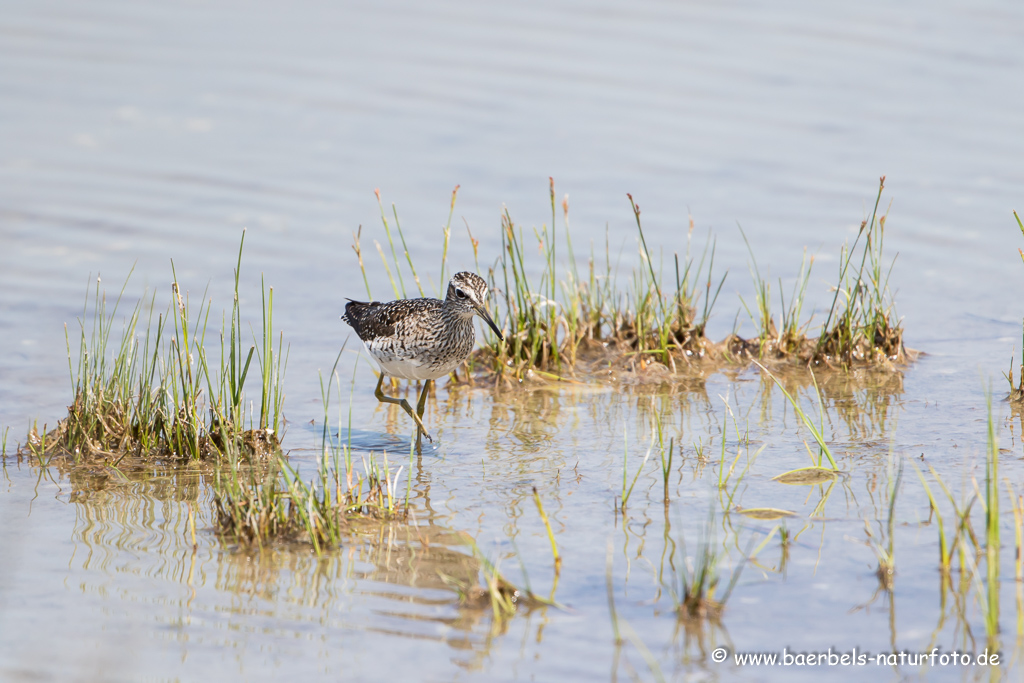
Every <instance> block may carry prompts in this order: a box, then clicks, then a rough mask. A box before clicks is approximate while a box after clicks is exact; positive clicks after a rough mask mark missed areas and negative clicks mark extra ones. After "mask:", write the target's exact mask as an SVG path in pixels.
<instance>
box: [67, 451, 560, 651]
mask: <svg viewBox="0 0 1024 683" xmlns="http://www.w3.org/2000/svg"><path fill="white" fill-rule="evenodd" d="M58 463H59V466H57V465H58ZM54 464H55V466H56V467H55V472H54V474H55V476H57V477H59V478H60V479H61V480H64V479H66V480H67V481H68V482H70V484H71V491H70V492H69V493H68V494H67V496H68V500H69V501H70V502H71V503H73V504H74V508H75V512H76V521H75V527H74V530H73V532H72V539H73V541H74V544H75V546H74V551H73V553H74V554H73V556H72V563H73V565H75V566H78V567H80V568H81V569H83V570H87V571H89V572H90V573H89V574H88V576H91V577H94V578H93V579H92V580H93V581H95V582H96V585H95V586H93V587H92V588H90V587H89V586H88V583H89V582H84V583H83V584H82V585H83V589H84V590H86V591H90V592H91V591H101V592H102V591H103V590H104V589H103V588H102V586H103V585H104V584H106V582H107V579H106V577H108V576H111V575H114V576H117V575H127V576H145V577H147V579H156V580H159V581H161V582H163V583H164V584H166V585H167V588H168V589H169V588H170V586H173V585H176V586H179V587H182V588H184V591H171V594H172V595H171V596H167V597H165V598H161V597H160V596H159V594H160V593H162V592H165V591H164V590H157V591H156V593H157V595H154V596H148V597H145V598H144V600H145V601H150V600H153V599H155V600H157V601H162V600H168V601H170V603H171V604H172V605H176V606H177V607H178V608H179V609H180V610H183V612H182V613H181V615H180V616H175V617H174V619H175V623H177V621H178V620H181V623H183V624H190V623H193V622H194V621H198V620H202V619H203V617H202V615H203V614H204V613H206V612H208V610H210V609H213V610H223V609H227V610H228V612H229V613H230V614H232V615H236V616H239V617H244V618H245V621H244V622H240V623H239V624H238V625H233V624H235V620H234V619H229V620H228V622H227V624H226V626H227V629H228V631H227V632H226V633H221V634H220V635H217V636H211V637H213V638H215V639H216V640H223V641H224V642H225V643H230V642H232V641H233V640H234V639H235V638H237V637H241V636H242V635H243V634H245V633H248V632H257V631H263V632H266V633H275V632H279V631H281V630H282V629H286V628H288V624H292V625H293V627H294V628H296V629H298V630H299V631H301V630H302V628H303V627H302V624H303V623H307V624H317V625H320V626H326V627H331V628H338V627H340V628H342V629H356V630H360V631H367V632H375V633H379V634H384V635H388V636H402V637H407V638H414V639H427V640H432V641H438V642H444V643H446V644H447V645H448V646H449V647H450V648H451V649H452V651H453V652H454V653H456V656H455V659H456V660H457V662H458V663H459V664H460V666H463V667H467V668H470V669H477V668H479V667H480V666H481V665H482V662H484V661H485V660H486V658H487V652H488V649H489V647H490V643H491V642H492V641H493V639H494V638H495V637H496V636H498V635H500V634H501V633H503V632H504V631H505V629H506V628H507V620H504V619H500V618H497V617H496V616H495V615H494V614H493V613H492V612H491V609H490V606H489V604H488V603H487V602H486V600H484V601H480V600H472V599H466V598H465V596H464V595H463V592H464V591H465V589H469V588H473V587H476V586H478V585H479V584H480V576H481V562H480V560H479V559H478V558H477V556H476V555H475V554H474V552H473V547H474V541H473V539H472V538H471V537H470V536H468V535H467V534H465V533H463V532H458V531H455V530H452V529H449V528H446V527H444V526H440V525H437V524H435V523H433V521H432V518H430V517H428V518H426V519H424V520H422V521H420V522H417V521H414V522H413V523H412V524H404V523H398V522H384V523H379V522H376V521H373V520H356V521H354V522H353V523H352V524H351V525H350V535H349V536H348V537H347V538H346V539H345V540H344V542H343V545H342V547H340V548H339V549H337V550H336V551H334V552H329V553H325V554H323V555H322V556H320V557H317V556H316V555H315V554H314V553H312V552H311V551H310V549H309V548H308V547H306V546H294V547H282V548H277V549H267V550H265V551H264V552H244V551H233V550H231V549H228V548H226V547H223V546H221V544H220V543H219V541H218V540H217V538H216V536H215V534H214V533H213V532H212V530H211V528H210V526H211V524H212V520H211V514H212V513H211V511H210V510H211V508H210V505H209V500H208V499H209V496H210V494H209V489H208V486H207V484H206V483H205V482H204V478H205V477H207V476H209V472H208V471H204V470H205V468H204V467H201V466H198V465H195V466H193V465H182V464H180V463H170V464H166V465H161V464H157V463H149V464H148V465H146V464H145V463H135V464H129V463H122V466H121V467H119V468H117V469H115V468H112V467H108V466H103V465H100V464H89V465H85V464H77V465H76V464H74V463H71V462H69V461H66V460H60V459H55V462H54ZM420 499H427V497H426V496H420ZM421 512H422V511H421ZM412 517H413V518H414V519H415V513H414V514H413V515H412ZM210 588H213V589H215V590H216V591H217V592H216V593H214V594H213V595H212V600H213V604H209V603H208V601H209V600H211V594H210V592H209V589H210ZM165 590H166V589H165ZM470 592H472V591H470ZM139 597H143V596H139ZM224 600H227V602H228V604H227V605H218V603H220V602H222V601H224ZM267 619H273V620H274V621H273V622H267V621H266V620H267ZM242 624H244V625H242ZM261 624H263V625H262V626H261ZM271 624H273V625H271ZM235 630H238V634H237V635H232V632H234V631H235ZM539 634H540V632H539V631H538V637H539Z"/></svg>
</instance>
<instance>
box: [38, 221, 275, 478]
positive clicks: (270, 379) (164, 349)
mask: <svg viewBox="0 0 1024 683" xmlns="http://www.w3.org/2000/svg"><path fill="white" fill-rule="evenodd" d="M244 241H245V234H244V232H243V235H242V241H241V243H240V245H239V250H238V262H237V265H236V268H235V291H234V303H233V306H232V311H231V318H230V326H229V328H228V329H227V330H223V331H222V332H221V349H220V350H221V354H220V365H219V367H217V366H212V367H211V364H210V356H209V354H208V351H207V344H206V334H207V328H208V323H209V318H210V314H211V310H210V309H211V303H210V302H209V301H207V300H206V293H204V295H203V297H202V299H201V300H200V303H199V305H198V306H197V307H193V305H192V303H191V301H190V298H189V295H188V294H187V292H185V291H184V290H183V288H182V287H181V285H180V284H179V282H178V280H177V276H176V275H175V277H174V282H173V284H172V286H171V287H172V293H173V296H172V300H171V302H170V304H169V306H168V309H167V311H166V312H165V313H162V314H157V316H156V320H155V322H154V320H153V315H154V312H155V310H156V307H155V298H156V295H155V294H154V295H152V296H151V297H149V299H148V300H147V299H146V298H145V297H144V298H143V299H142V300H140V301H139V303H138V304H137V305H136V306H135V308H134V309H133V310H132V311H131V313H130V314H129V315H128V317H127V319H126V320H125V321H124V324H123V328H122V330H121V334H120V340H119V341H118V342H116V345H115V344H114V341H113V337H114V326H115V324H116V321H117V320H118V309H119V307H120V305H121V302H122V298H123V297H124V289H125V287H127V282H128V281H127V280H126V281H125V286H124V287H122V289H121V291H120V293H119V294H118V296H117V298H116V299H115V300H114V302H113V305H112V306H111V307H110V308H109V309H108V304H107V296H106V293H105V292H104V291H103V290H102V289H101V283H100V280H99V279H98V278H97V281H96V289H95V293H94V295H93V300H92V310H91V316H90V311H89V302H88V299H87V301H86V305H85V308H84V310H83V315H82V318H81V319H80V321H79V326H80V332H79V334H78V335H76V336H77V338H78V339H77V341H78V343H77V356H78V358H77V367H75V364H74V359H73V354H72V342H71V339H72V337H71V335H70V333H68V334H67V343H68V368H69V371H70V374H71V384H72V393H73V396H74V398H73V400H72V403H71V405H70V406H69V407H68V415H67V417H66V418H64V419H63V420H61V421H60V423H59V424H58V426H57V428H56V429H54V430H53V431H51V432H50V433H48V434H45V436H44V437H43V439H40V440H38V441H39V443H38V445H35V444H33V439H31V438H30V439H29V446H30V447H31V448H32V449H33V450H34V451H38V452H40V453H50V454H53V453H60V454H67V455H70V456H72V457H74V458H76V459H77V458H82V457H86V458H90V457H91V458H102V459H104V460H106V461H115V462H116V461H120V459H121V458H124V457H125V456H126V455H129V454H130V455H132V456H133V457H144V456H145V457H149V456H152V457H171V458H181V459H191V460H196V459H200V458H207V457H220V456H222V455H224V454H225V453H226V452H228V451H231V450H238V449H241V450H244V451H246V452H248V453H250V454H256V455H260V454H263V455H265V454H267V453H270V452H273V451H275V450H277V449H278V443H279V441H278V434H279V429H280V426H281V424H282V413H281V410H282V406H283V401H284V394H283V391H282V385H281V380H282V375H283V373H284V360H283V359H282V356H281V354H280V346H281V343H282V342H281V340H280V339H279V340H278V341H277V345H275V339H274V330H273V306H274V291H273V288H269V289H268V288H266V287H265V286H264V288H263V324H262V340H261V341H260V343H259V344H258V345H257V344H253V345H251V346H249V348H248V351H246V348H245V347H246V344H245V343H244V342H243V341H242V337H243V334H242V320H241V313H240V308H239V292H238V289H239V272H240V269H241V259H242V247H243V246H244ZM171 272H172V274H174V263H173V261H172V263H171ZM129 278H130V275H129ZM147 310H148V313H147ZM90 317H91V325H90V326H89V329H88V330H87V326H86V322H85V321H86V320H87V319H89V318H90ZM65 329H66V328H65ZM254 355H255V356H256V358H257V362H258V364H259V366H260V411H259V418H258V423H257V422H254V421H253V418H252V417H251V416H250V417H249V420H248V422H249V424H248V428H246V415H245V410H244V405H245V399H244V395H243V388H244V386H245V383H246V379H247V377H248V376H249V370H250V369H251V362H252V360H253V356H254Z"/></svg>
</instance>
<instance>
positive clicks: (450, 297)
mask: <svg viewBox="0 0 1024 683" xmlns="http://www.w3.org/2000/svg"><path fill="white" fill-rule="evenodd" d="M486 301H487V283H486V282H484V279H483V278H482V277H480V276H479V275H477V274H475V273H469V272H461V273H456V274H455V275H454V276H452V279H451V280H450V281H449V283H448V291H447V294H446V296H445V299H444V301H439V300H438V299H399V300H397V301H388V302H386V303H381V302H379V301H373V302H370V303H365V302H360V301H352V300H349V303H348V304H346V305H345V315H343V316H342V319H343V320H344V321H345V322H346V323H348V324H349V325H351V326H352V328H353V329H354V330H355V331H356V334H357V335H359V338H360V339H361V340H363V344H364V345H365V346H366V350H367V351H368V352H369V354H370V355H371V356H373V358H374V360H376V361H377V363H378V364H379V365H380V368H381V370H382V371H383V372H384V374H386V375H389V376H391V377H398V378H400V379H413V380H428V379H437V378H439V377H444V376H445V375H447V374H449V373H450V372H451V371H452V370H454V369H455V368H457V367H458V366H459V364H460V363H462V362H463V361H464V360H466V358H468V357H469V354H470V352H471V351H472V350H473V343H474V341H475V339H476V334H475V331H474V328H473V316H474V315H479V316H480V317H481V318H483V320H484V321H485V322H486V323H487V324H488V325H490V326H491V328H492V329H493V330H494V331H495V333H496V334H497V335H498V336H499V338H500V337H501V333H500V332H499V331H498V328H497V326H496V325H494V323H493V321H492V320H491V318H490V316H489V315H488V314H487V308H486Z"/></svg>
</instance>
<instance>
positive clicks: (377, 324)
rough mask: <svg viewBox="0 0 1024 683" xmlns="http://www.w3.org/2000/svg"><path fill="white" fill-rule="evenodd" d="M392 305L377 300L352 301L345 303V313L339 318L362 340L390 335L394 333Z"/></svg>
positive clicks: (395, 318)
mask: <svg viewBox="0 0 1024 683" xmlns="http://www.w3.org/2000/svg"><path fill="white" fill-rule="evenodd" d="M392 308H393V307H392V306H389V305H387V304H382V303H381V302H379V301H370V302H366V301H353V300H352V299H349V301H348V303H347V304H345V315H343V316H341V319H342V320H344V321H345V322H347V323H348V324H349V325H351V326H352V329H354V330H355V331H356V334H357V335H359V338H360V339H362V340H363V341H369V340H371V339H377V338H379V337H390V336H391V335H393V334H394V333H395V322H396V320H397V316H395V314H394V311H392V310H390V309H392Z"/></svg>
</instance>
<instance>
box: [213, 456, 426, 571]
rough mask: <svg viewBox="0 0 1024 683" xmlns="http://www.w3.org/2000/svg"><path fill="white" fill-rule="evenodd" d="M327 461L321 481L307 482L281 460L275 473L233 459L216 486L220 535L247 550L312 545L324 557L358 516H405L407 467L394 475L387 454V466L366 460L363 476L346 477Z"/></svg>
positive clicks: (320, 470)
mask: <svg viewBox="0 0 1024 683" xmlns="http://www.w3.org/2000/svg"><path fill="white" fill-rule="evenodd" d="M327 461H328V456H327V453H326V452H325V453H324V457H323V459H322V460H321V464H320V467H319V468H318V470H317V478H316V479H315V480H310V481H309V482H308V483H307V482H305V481H303V480H302V478H301V477H300V476H299V472H298V471H297V470H296V469H294V468H293V467H292V466H291V465H290V464H289V463H288V461H287V460H286V459H285V458H284V457H281V456H278V457H277V458H276V459H274V460H272V461H271V462H272V466H271V467H270V468H269V470H267V469H265V468H263V469H262V470H261V468H260V467H254V466H252V465H251V464H246V463H240V462H239V460H238V459H237V458H234V457H231V458H229V459H228V463H227V467H221V468H219V469H218V470H217V473H216V476H215V478H214V482H213V503H214V510H215V511H216V513H217V532H218V533H219V534H220V535H221V537H222V538H225V539H228V540H230V541H232V542H234V543H237V544H239V545H242V546H256V547H259V548H262V547H264V546H266V545H268V544H270V543H272V542H284V543H296V542H299V543H309V544H311V545H312V546H313V549H314V550H315V551H316V552H317V553H318V554H319V553H321V552H323V551H324V550H325V549H328V548H331V547H334V546H337V545H338V543H339V542H340V540H341V536H342V533H343V531H344V530H345V528H346V526H347V524H348V521H349V520H350V519H352V518H356V517H359V518H366V517H372V518H375V519H404V518H405V514H406V513H405V509H404V508H402V507H401V506H400V505H399V504H398V501H399V496H398V482H399V477H400V476H401V473H402V469H403V468H402V467H399V468H398V470H397V471H396V472H395V473H394V474H393V475H392V473H391V471H390V469H389V467H388V463H387V459H386V456H385V462H384V465H383V466H379V465H377V464H376V463H375V462H374V461H373V460H372V459H370V460H369V461H368V460H366V459H364V460H363V467H364V472H363V473H361V474H354V475H353V473H352V472H351V470H350V471H348V472H347V473H346V475H345V476H342V474H341V468H339V467H338V463H337V462H335V463H334V467H333V468H329V466H328V462H327Z"/></svg>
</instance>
